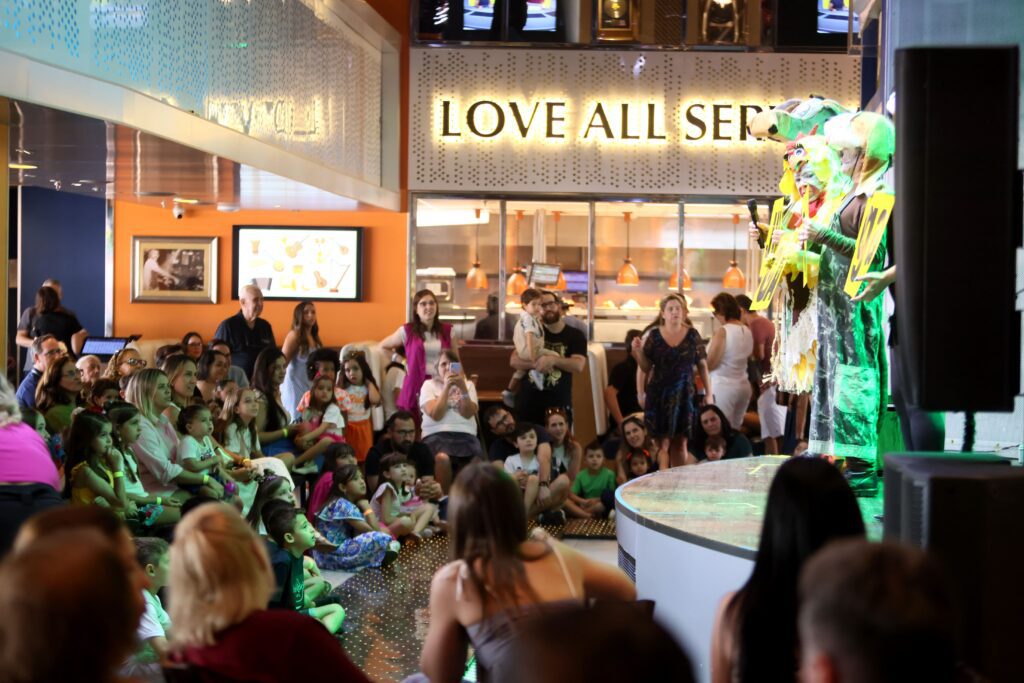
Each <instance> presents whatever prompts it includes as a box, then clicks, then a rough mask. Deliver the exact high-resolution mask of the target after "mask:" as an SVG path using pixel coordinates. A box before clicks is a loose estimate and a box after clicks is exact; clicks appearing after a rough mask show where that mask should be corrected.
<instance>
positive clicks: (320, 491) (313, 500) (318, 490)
mask: <svg viewBox="0 0 1024 683" xmlns="http://www.w3.org/2000/svg"><path fill="white" fill-rule="evenodd" d="M333 481H334V474H333V473H332V472H324V473H323V474H321V475H320V479H318V480H317V482H316V486H314V487H313V493H312V494H310V496H309V505H308V506H306V518H307V519H308V520H309V523H310V524H314V525H315V524H316V522H317V519H316V513H317V512H319V511H320V508H321V507H323V504H324V501H325V500H327V496H329V495H331V484H332V482H333Z"/></svg>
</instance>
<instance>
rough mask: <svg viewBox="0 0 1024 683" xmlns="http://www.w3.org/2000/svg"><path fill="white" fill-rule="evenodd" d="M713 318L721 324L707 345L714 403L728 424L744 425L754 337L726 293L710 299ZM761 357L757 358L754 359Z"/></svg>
mask: <svg viewBox="0 0 1024 683" xmlns="http://www.w3.org/2000/svg"><path fill="white" fill-rule="evenodd" d="M711 308H712V309H714V311H715V319H716V320H718V322H719V324H720V325H721V327H719V328H718V329H717V330H715V333H714V334H713V335H712V336H711V343H710V344H708V367H709V368H710V369H711V381H712V383H713V384H714V387H715V401H714V403H715V404H716V405H717V406H719V407H720V408H721V409H722V412H723V413H725V416H726V417H727V418H728V419H729V424H731V425H735V426H736V427H737V428H739V427H740V425H742V424H743V416H744V415H746V414H747V406H748V405H750V397H751V395H752V393H753V389H752V388H751V386H750V380H749V379H748V377H747V361H748V360H749V359H750V357H751V355H752V354H753V353H754V337H753V336H752V335H751V334H750V328H748V327H747V326H746V325H744V324H743V321H742V320H741V318H740V305H739V304H738V303H736V299H735V297H733V295H732V294H729V293H727V292H722V293H720V294H716V295H715V298H713V299H712V300H711ZM755 360H760V359H755Z"/></svg>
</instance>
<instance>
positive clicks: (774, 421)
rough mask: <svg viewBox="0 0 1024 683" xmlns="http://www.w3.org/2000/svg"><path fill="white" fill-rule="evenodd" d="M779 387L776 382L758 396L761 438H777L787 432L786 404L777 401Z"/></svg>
mask: <svg viewBox="0 0 1024 683" xmlns="http://www.w3.org/2000/svg"><path fill="white" fill-rule="evenodd" d="M778 391H779V389H778V387H777V386H775V385H774V384H773V385H771V386H770V387H768V388H767V389H765V390H764V391H762V392H761V395H760V396H758V397H757V416H758V417H759V418H760V419H761V438H762V439H777V438H779V437H781V436H783V435H784V434H785V433H786V411H787V410H788V408H787V407H786V406H780V405H778V404H777V403H776V402H775V397H776V395H777V394H778Z"/></svg>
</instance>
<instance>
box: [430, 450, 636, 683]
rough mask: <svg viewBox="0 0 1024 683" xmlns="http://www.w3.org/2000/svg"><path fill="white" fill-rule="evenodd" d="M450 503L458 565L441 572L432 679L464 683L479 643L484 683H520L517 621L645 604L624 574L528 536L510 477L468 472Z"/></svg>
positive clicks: (434, 593) (475, 469) (480, 466)
mask: <svg viewBox="0 0 1024 683" xmlns="http://www.w3.org/2000/svg"><path fill="white" fill-rule="evenodd" d="M449 500H450V503H449V508H448V522H449V524H450V525H451V528H450V531H451V539H452V540H451V548H452V557H453V560H454V561H453V562H451V563H449V564H447V565H445V566H444V567H442V568H441V569H439V570H438V571H437V573H436V574H434V579H433V582H432V583H431V586H430V631H429V632H428V633H427V640H426V643H425V644H424V647H423V655H422V657H421V659H420V667H421V668H422V670H423V673H424V674H425V675H426V676H427V677H428V678H429V679H430V680H431V681H457V680H461V677H462V672H463V670H464V668H465V664H466V653H467V648H468V646H469V645H470V644H472V645H473V648H474V650H475V651H476V659H477V673H478V675H479V676H480V680H481V681H501V680H508V681H511V680H517V679H518V675H517V674H518V671H519V669H518V667H517V665H516V662H515V661H513V660H512V657H510V655H511V653H512V650H511V649H510V648H509V647H508V645H509V644H510V643H511V642H513V641H514V639H515V638H516V635H517V633H516V631H517V630H516V624H517V623H519V622H521V621H522V620H524V619H526V618H528V617H529V616H531V615H535V614H537V613H538V612H543V611H550V610H555V609H559V608H562V609H565V608H567V607H577V606H579V605H581V604H584V603H586V602H587V601H588V600H589V599H590V598H604V599H611V600H634V599H636V588H635V587H634V585H633V583H632V581H630V580H629V579H628V578H627V577H626V575H625V574H624V573H623V572H622V571H621V570H619V569H618V568H616V567H613V566H611V565H606V564H603V563H600V562H597V561H595V560H592V559H590V558H588V557H587V556H586V555H583V554H582V553H579V552H576V551H574V550H572V549H571V548H569V547H568V546H565V545H563V544H562V543H560V542H558V541H555V540H553V539H551V538H548V537H547V536H546V535H543V536H539V537H533V538H531V537H529V536H528V535H527V531H526V509H525V508H524V507H523V495H522V493H521V492H520V489H519V485H518V484H516V482H515V480H513V479H512V477H511V476H510V475H509V474H507V473H506V472H504V471H503V470H499V469H497V468H495V467H494V466H492V465H490V464H486V463H477V464H473V465H469V466H468V467H466V468H465V469H463V470H462V472H460V473H459V476H458V477H456V479H455V483H454V484H453V485H452V490H451V496H450V498H449Z"/></svg>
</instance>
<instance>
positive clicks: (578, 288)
mask: <svg viewBox="0 0 1024 683" xmlns="http://www.w3.org/2000/svg"><path fill="white" fill-rule="evenodd" d="M562 275H564V276H565V291H567V292H569V293H570V294H586V293H587V271H585V270H563V271H562ZM594 293H595V294H596V293H597V284H596V283H595V285H594Z"/></svg>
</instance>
